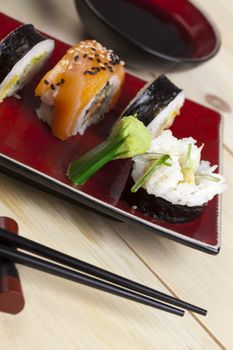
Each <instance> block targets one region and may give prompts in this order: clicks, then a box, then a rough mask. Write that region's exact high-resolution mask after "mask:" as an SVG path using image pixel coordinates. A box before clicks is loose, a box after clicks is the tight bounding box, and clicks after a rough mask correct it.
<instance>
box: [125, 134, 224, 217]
mask: <svg viewBox="0 0 233 350" xmlns="http://www.w3.org/2000/svg"><path fill="white" fill-rule="evenodd" d="M201 150H202V146H201V147H199V148H198V147H197V145H196V141H195V140H194V139H193V138H192V137H189V138H184V139H177V138H176V137H174V136H173V135H172V132H171V131H170V130H166V131H163V132H162V134H161V135H160V136H158V137H156V138H155V139H154V140H153V141H152V144H151V147H150V150H149V152H148V154H147V155H143V156H138V157H135V158H134V160H133V170H132V179H133V182H134V186H133V187H132V189H131V191H130V193H128V194H127V200H128V202H129V204H130V205H131V206H136V207H137V210H139V211H142V212H144V213H146V214H148V215H150V216H152V217H154V218H157V219H163V220H166V221H170V222H174V223H178V222H185V221H190V220H192V219H194V218H196V217H197V216H199V215H200V214H201V213H202V211H203V209H204V207H205V206H206V204H207V203H208V201H210V200H211V199H212V198H213V197H214V196H215V195H217V194H220V193H222V192H223V191H224V190H225V188H226V183H225V179H224V177H223V176H221V175H220V174H217V173H215V170H216V168H217V166H215V165H214V166H211V165H210V163H209V162H208V161H204V160H200V159H201ZM128 192H129V191H128ZM133 192H134V193H133Z"/></svg>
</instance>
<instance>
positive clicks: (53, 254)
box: [0, 228, 207, 315]
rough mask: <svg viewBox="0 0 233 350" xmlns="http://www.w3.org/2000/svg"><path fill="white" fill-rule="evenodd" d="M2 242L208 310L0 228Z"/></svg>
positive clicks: (191, 307) (151, 294)
mask: <svg viewBox="0 0 233 350" xmlns="http://www.w3.org/2000/svg"><path fill="white" fill-rule="evenodd" d="M0 242H3V243H7V244H11V245H14V246H16V247H18V248H21V249H24V250H26V251H29V252H31V253H35V254H39V255H40V256H43V257H44V258H47V259H50V260H51V259H52V260H54V261H56V262H58V263H61V264H63V265H67V266H68V267H71V268H74V269H78V270H80V271H82V272H85V273H88V274H90V275H93V276H95V277H98V278H102V279H104V280H107V281H109V282H111V283H114V284H118V285H120V286H122V287H124V288H128V289H132V290H134V291H136V292H138V293H142V294H145V295H147V296H149V297H152V298H156V299H158V300H161V301H165V302H167V303H170V304H172V305H176V306H178V307H182V308H184V309H187V310H190V311H193V312H196V313H199V314H201V315H206V313H207V311H206V310H204V309H202V308H200V307H198V306H195V305H192V304H190V303H187V302H185V301H183V300H179V299H177V298H174V297H172V296H170V295H167V294H165V293H162V292H159V291H157V290H154V289H152V288H149V287H146V286H144V285H142V284H140V283H137V282H134V281H131V280H129V279H127V278H124V277H121V276H119V275H116V274H114V273H111V272H109V271H106V270H104V269H101V268H99V267H96V266H94V265H91V264H89V263H86V262H84V261H82V260H79V259H76V258H73V257H71V256H69V255H66V254H64V253H61V252H59V251H56V250H54V249H52V248H49V247H46V246H44V245H42V244H39V243H36V242H34V241H31V240H29V239H27V238H24V237H22V236H15V235H13V234H12V233H11V232H9V231H7V230H4V229H2V228H0Z"/></svg>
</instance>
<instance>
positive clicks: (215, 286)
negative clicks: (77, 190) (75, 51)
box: [0, 0, 233, 350]
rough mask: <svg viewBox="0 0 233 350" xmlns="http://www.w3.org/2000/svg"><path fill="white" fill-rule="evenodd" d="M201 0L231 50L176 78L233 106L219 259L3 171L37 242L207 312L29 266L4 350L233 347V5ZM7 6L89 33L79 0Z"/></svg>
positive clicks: (5, 324) (0, 179) (1, 338)
mask: <svg viewBox="0 0 233 350" xmlns="http://www.w3.org/2000/svg"><path fill="white" fill-rule="evenodd" d="M196 2H197V3H198V4H199V5H200V6H202V7H203V8H204V9H205V10H206V11H207V12H208V13H209V14H210V15H211V16H212V18H213V19H215V21H217V22H218V26H219V28H220V30H221V33H222V38H223V47H222V49H221V51H220V53H219V55H218V56H217V57H215V58H214V59H212V60H211V61H210V62H208V63H206V64H203V65H201V66H199V67H197V68H195V69H193V70H189V71H187V72H176V71H170V72H169V75H170V77H171V78H172V79H173V80H174V81H175V82H176V83H177V84H178V85H180V86H182V87H184V88H185V91H186V94H187V96H188V97H190V98H192V99H193V100H196V101H199V102H201V103H203V104H206V105H208V106H211V105H210V100H208V99H207V98H206V96H207V95H215V96H217V97H218V98H220V99H222V100H224V101H225V102H226V104H227V106H229V108H226V105H224V104H223V105H221V104H220V105H218V106H217V107H218V109H219V110H221V112H222V113H223V115H224V120H225V132H224V144H225V152H224V174H225V175H226V177H227V178H228V183H229V189H228V191H227V192H226V193H225V194H224V196H223V239H222V250H221V252H220V254H219V256H217V257H213V256H209V255H206V254H204V253H201V252H198V251H194V250H192V249H190V248H186V247H184V246H181V245H178V244H176V243H174V242H171V241H168V240H167V239H164V238H160V237H158V236H156V235H154V234H152V233H150V232H147V231H145V230H142V229H140V230H138V229H135V227H134V228H133V227H131V226H129V225H126V224H121V223H116V222H113V221H111V220H108V219H104V218H102V217H100V216H98V215H95V214H92V213H90V212H88V211H86V210H84V209H80V208H79V207H77V206H74V205H71V204H68V203H66V202H65V201H62V200H59V199H57V198H55V197H53V196H50V195H48V194H45V193H43V192H41V191H38V190H36V189H33V188H32V187H29V186H27V185H24V184H22V183H20V182H18V181H16V180H13V179H11V178H9V177H7V176H5V175H2V174H0V193H1V197H0V215H8V216H10V217H12V218H14V219H15V220H16V221H17V222H18V223H19V226H20V232H21V233H23V234H24V235H25V236H27V237H29V238H31V239H34V240H37V241H39V242H42V243H43V244H47V245H50V246H53V247H55V248H56V249H59V250H63V251H65V252H67V253H68V254H72V255H75V256H78V257H79V258H80V259H83V260H86V261H89V262H91V263H93V264H96V265H98V266H101V267H103V268H106V269H109V270H111V271H113V272H116V273H119V274H122V275H124V276H126V277H128V278H131V279H135V280H138V281H140V282H142V283H145V284H147V285H150V286H152V287H154V288H157V289H160V290H162V291H165V292H167V293H169V292H170V293H172V294H174V295H177V296H179V297H181V298H184V299H187V300H190V302H193V303H196V304H199V305H200V306H204V307H207V308H208V310H209V312H208V316H207V317H206V318H204V317H201V316H200V317H197V316H194V315H192V314H191V313H187V314H186V316H185V318H178V317H174V316H172V315H168V314H165V313H162V312H160V311H157V310H153V309H150V308H147V307H143V306H139V305H137V304H135V303H133V302H128V301H125V300H122V299H120V298H117V297H114V296H110V295H107V294H105V293H101V292H97V291H94V290H91V289H90V288H87V287H83V286H78V285H75V284H74V283H69V282H66V281H63V280H61V279H58V278H55V277H50V276H47V275H45V274H42V273H39V272H35V271H32V270H30V269H27V268H22V267H20V274H21V279H22V281H23V287H24V293H25V297H26V307H25V310H24V311H23V312H22V313H21V314H19V315H18V316H9V315H5V314H1V315H0V324H1V326H0V349H1V350H2V349H3V350H11V349H16V350H29V349H30V350H34V349H35V350H37V349H38V350H39V349H52V348H54V349H56V350H60V349H66V350H79V349H80V350H83V349H97V350H98V349H101V350H102V349H153V350H154V349H155V350H157V349H158V350H161V349H169V350H170V349H195V350H196V349H200V350H205V349H233V333H232V324H233V301H232V300H233V299H232V293H233V259H232V256H233V254H232V253H233V235H232V232H231V231H232V219H231V202H232V194H233V180H232V179H231V173H232V171H233V162H232V161H233V157H232V154H231V152H233V138H232V136H231V134H232V130H233V125H232V123H233V122H232V112H231V111H230V109H231V108H232V96H231V95H232V91H233V80H232V79H231V73H232V68H233V63H232V56H233V41H232V26H231V21H232V18H233V4H232V3H231V2H230V1H229V0H222V1H221V2H220V1H211V0H206V1H205V2H202V1H200V0H198V1H196ZM64 3H65V6H64ZM0 11H3V12H4V13H7V14H9V15H11V16H13V17H15V18H18V19H19V20H21V21H24V22H27V23H28V22H31V23H33V24H35V26H36V27H38V28H39V29H41V30H43V31H45V32H48V33H50V34H51V35H53V36H55V37H58V38H60V39H62V40H64V41H66V42H69V43H74V42H76V41H78V40H80V39H81V38H82V37H83V31H82V26H81V24H80V21H79V19H78V16H77V14H76V12H75V7H74V4H73V1H72V0H69V1H66V2H64V1H62V0H43V1H39V0H31V1H30V0H18V1H17V2H16V1H13V0H1V1H0ZM144 68H145V67H144ZM131 70H132V71H134V72H136V73H137V74H139V75H140V76H142V77H144V78H150V77H152V76H153V75H155V74H157V73H158V71H157V70H156V69H155V70H153V71H152V70H151V67H150V69H148V70H147V71H144V70H141V71H140V70H138V68H137V69H132V68H131ZM218 101H219V100H217V102H218ZM215 102H216V101H215ZM212 103H213V102H212ZM215 107H216V106H215Z"/></svg>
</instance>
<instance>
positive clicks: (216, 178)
mask: <svg viewBox="0 0 233 350" xmlns="http://www.w3.org/2000/svg"><path fill="white" fill-rule="evenodd" d="M195 177H196V178H198V177H203V178H206V179H208V180H210V181H214V182H219V181H221V179H219V178H218V177H217V176H214V175H210V174H199V175H196V176H195Z"/></svg>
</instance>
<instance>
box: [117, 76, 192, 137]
mask: <svg viewBox="0 0 233 350" xmlns="http://www.w3.org/2000/svg"><path fill="white" fill-rule="evenodd" d="M184 99H185V96H184V91H183V90H181V89H179V88H178V87H177V86H175V85H174V84H173V83H172V82H171V81H170V80H169V79H168V78H167V77H166V76H165V75H161V76H159V77H158V78H157V79H156V80H154V81H152V82H150V83H148V84H147V85H145V86H144V87H143V88H142V89H141V90H140V91H139V92H138V93H137V95H136V96H135V97H134V99H133V100H132V101H131V102H130V103H129V105H128V106H127V107H126V109H125V110H124V111H123V112H122V116H124V115H133V114H137V117H138V119H139V120H141V121H142V122H143V123H144V125H145V126H147V127H148V129H149V131H150V132H151V133H152V135H153V136H158V135H159V134H160V133H161V131H162V130H164V129H167V128H169V127H170V126H171V125H172V123H173V121H174V119H175V117H176V116H177V115H179V113H180V109H181V107H182V106H183V104H184Z"/></svg>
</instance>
